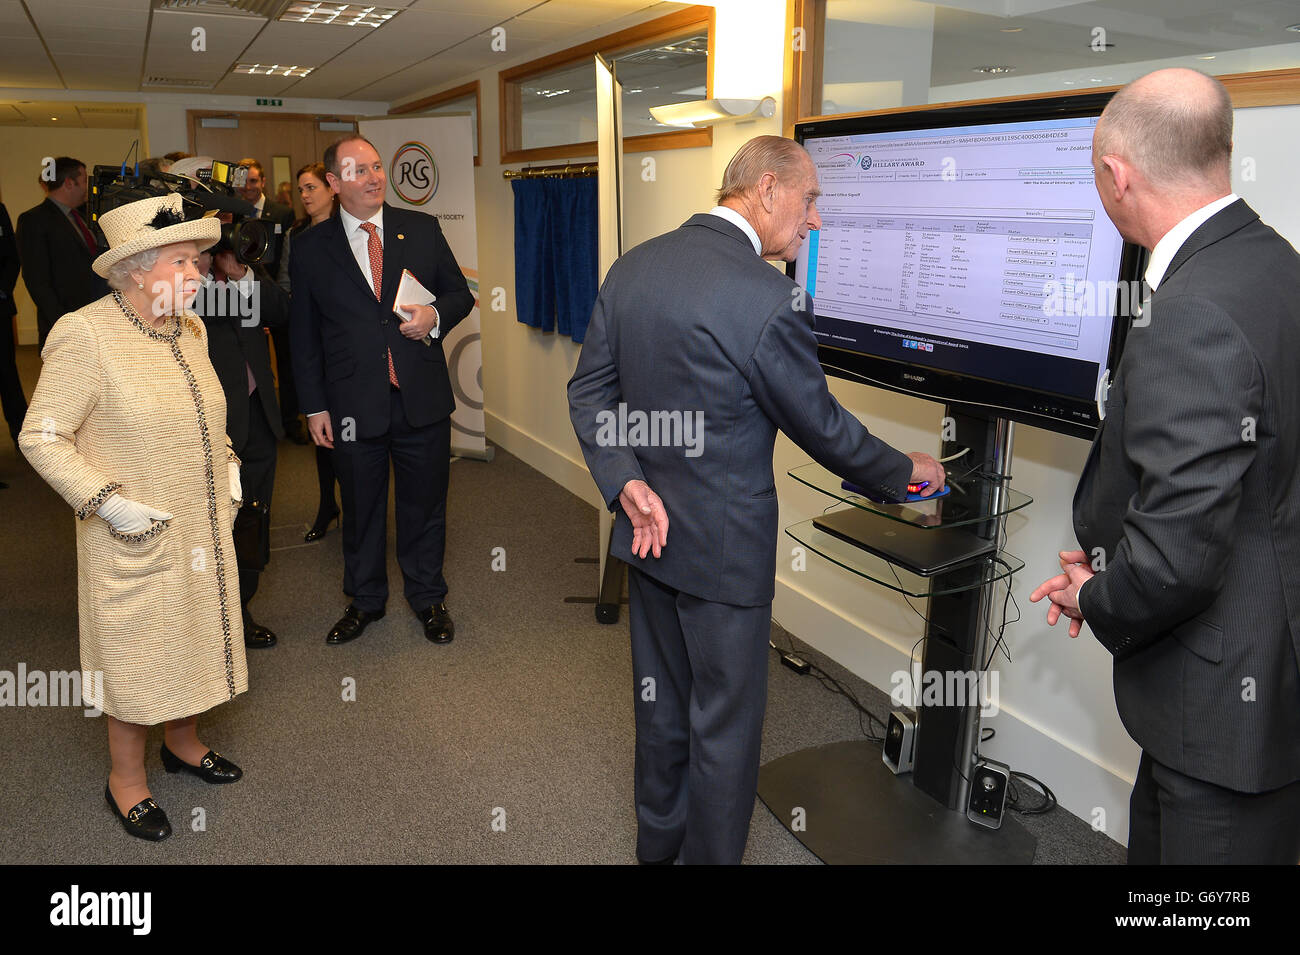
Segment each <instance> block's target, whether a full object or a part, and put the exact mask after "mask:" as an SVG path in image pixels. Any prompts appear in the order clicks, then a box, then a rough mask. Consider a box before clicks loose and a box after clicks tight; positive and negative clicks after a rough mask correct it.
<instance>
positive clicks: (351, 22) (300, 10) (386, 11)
mask: <svg viewBox="0 0 1300 955" xmlns="http://www.w3.org/2000/svg"><path fill="white" fill-rule="evenodd" d="M400 12H401V11H400V10H396V9H393V8H392V7H375V6H371V5H369V4H362V3H324V2H317V0H298V2H294V3H291V4H289V9H287V10H285V11H284V13H282V14H280V16H279V17H278V18H277V19H280V20H287V21H289V22H291V23H333V24H336V25H338V26H348V27H381V26H383V25H384V24H385V23H387V22H388V21H389V20H391V19H392V18H393V17H395V16H396V15H397V14H398V13H400Z"/></svg>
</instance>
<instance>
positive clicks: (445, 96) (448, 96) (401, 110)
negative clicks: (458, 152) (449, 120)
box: [388, 80, 483, 166]
mask: <svg viewBox="0 0 1300 955" xmlns="http://www.w3.org/2000/svg"><path fill="white" fill-rule="evenodd" d="M471 93H472V94H474V142H475V143H476V146H475V148H474V165H476V166H481V165H483V96H482V92H481V89H480V85H479V81H478V80H474V81H473V82H471V83H465V84H463V85H461V86H456V87H453V88H452V89H449V90H443V91H442V92H441V93H434V94H433V95H432V96H425V97H422V98H421V99H417V100H414V101H412V102H410V103H403V104H402V105H401V106H394V107H393V108H392V109H390V110H389V111H388V115H389V116H400V115H403V114H405V113H421V112H425V111H427V110H431V109H436V108H437V107H439V106H441V105H442V104H443V103H449V102H451V101H452V100H457V99H464V98H465V97H466V96H469V95H470V94H471Z"/></svg>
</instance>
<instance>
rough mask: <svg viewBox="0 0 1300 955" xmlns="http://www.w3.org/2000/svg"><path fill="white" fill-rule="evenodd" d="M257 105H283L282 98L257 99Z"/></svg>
mask: <svg viewBox="0 0 1300 955" xmlns="http://www.w3.org/2000/svg"><path fill="white" fill-rule="evenodd" d="M257 105H258V106H283V105H284V100H282V99H259V100H258V101H257Z"/></svg>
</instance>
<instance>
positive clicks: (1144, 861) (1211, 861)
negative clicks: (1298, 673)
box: [1128, 751, 1300, 865]
mask: <svg viewBox="0 0 1300 955" xmlns="http://www.w3.org/2000/svg"><path fill="white" fill-rule="evenodd" d="M1128 862H1129V865H1228V864H1231V865H1243V864H1246V865H1261V864H1263V865H1296V864H1297V863H1300V782H1295V783H1292V784H1291V785H1289V786H1284V787H1283V788H1281V789H1275V790H1273V791H1272V792H1266V793H1242V792H1235V791H1233V790H1231V789H1224V788H1223V787H1222V786H1216V785H1214V784H1213V783H1207V782H1202V781H1201V780H1199V779H1193V778H1191V777H1190V776H1185V775H1183V774H1182V773H1180V772H1178V771H1177V770H1173V769H1170V768H1169V767H1168V766H1163V765H1161V764H1160V763H1157V762H1156V761H1155V760H1154V759H1152V758H1151V757H1150V756H1149V755H1148V754H1147V753H1146V752H1145V751H1144V752H1143V753H1142V761H1141V763H1139V764H1138V774H1137V780H1136V782H1134V784H1133V795H1132V797H1131V798H1130V799H1129V834H1128Z"/></svg>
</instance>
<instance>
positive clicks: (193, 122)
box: [185, 109, 358, 153]
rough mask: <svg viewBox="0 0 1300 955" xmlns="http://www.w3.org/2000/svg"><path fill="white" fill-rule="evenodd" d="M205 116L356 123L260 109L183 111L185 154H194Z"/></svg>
mask: <svg viewBox="0 0 1300 955" xmlns="http://www.w3.org/2000/svg"><path fill="white" fill-rule="evenodd" d="M207 116H221V117H223V118H226V119H238V120H245V119H254V118H256V119H268V120H275V119H309V120H311V121H312V122H313V123H318V122H320V121H321V120H326V121H329V122H339V123H356V122H358V119H357V117H356V116H333V115H331V116H322V115H321V114H320V113H281V112H278V111H276V110H261V109H258V110H246V111H244V112H240V111H239V110H230V109H187V110H186V111H185V134H186V144H185V151H186V152H188V153H193V152H194V133H195V130H196V129H198V125H199V120H200V119H203V118H204V117H207Z"/></svg>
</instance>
